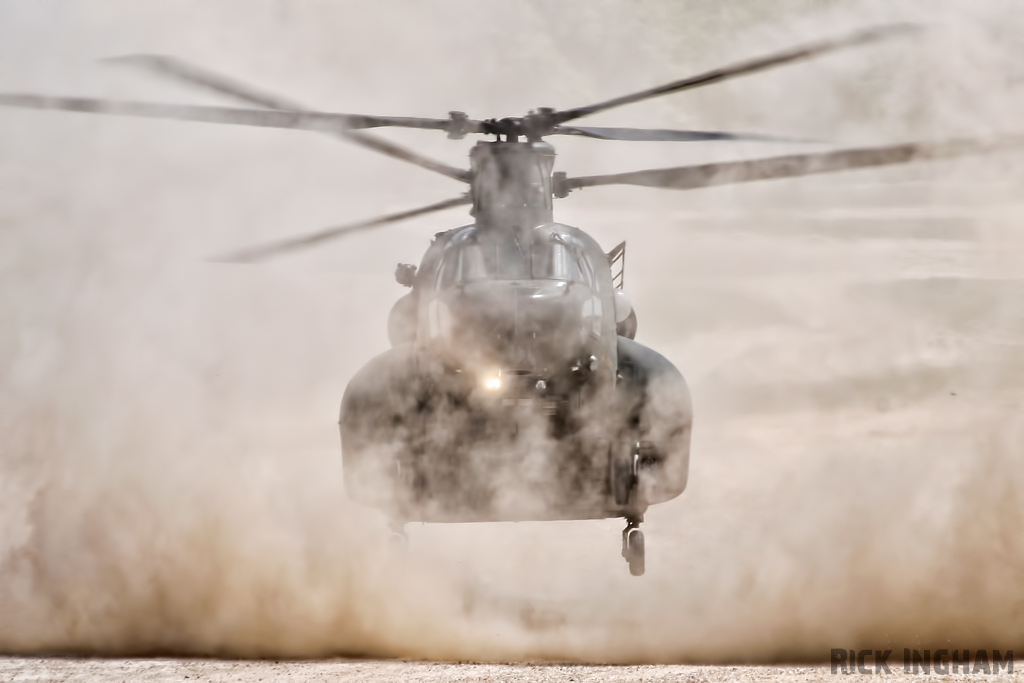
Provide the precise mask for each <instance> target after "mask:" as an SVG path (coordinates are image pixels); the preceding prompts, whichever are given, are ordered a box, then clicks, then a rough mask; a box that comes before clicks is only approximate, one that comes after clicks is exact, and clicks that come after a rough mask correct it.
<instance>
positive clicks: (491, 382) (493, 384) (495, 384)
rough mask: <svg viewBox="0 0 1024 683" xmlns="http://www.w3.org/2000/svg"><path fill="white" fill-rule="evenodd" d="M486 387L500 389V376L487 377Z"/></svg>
mask: <svg viewBox="0 0 1024 683" xmlns="http://www.w3.org/2000/svg"><path fill="white" fill-rule="evenodd" d="M487 388H488V389H501V378H499V377H490V378H488V379H487Z"/></svg>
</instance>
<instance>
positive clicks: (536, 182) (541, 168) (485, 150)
mask: <svg viewBox="0 0 1024 683" xmlns="http://www.w3.org/2000/svg"><path fill="white" fill-rule="evenodd" d="M509 137H511V136H509ZM469 160H470V166H471V169H472V170H471V173H470V198H471V199H472V201H473V209H472V211H471V213H472V215H473V217H474V218H475V219H476V222H477V225H479V226H480V227H481V228H482V229H484V230H498V231H506V230H507V231H512V232H515V233H523V232H525V231H528V230H530V229H532V228H535V227H536V226H538V225H542V224H544V223H551V222H552V221H553V215H552V198H553V192H552V189H553V188H552V180H551V172H552V168H553V167H554V164H555V148H554V147H552V146H551V145H550V144H548V143H546V142H544V141H543V140H532V141H526V142H518V141H515V138H513V139H512V140H511V141H510V140H509V138H506V141H495V142H478V143H477V144H476V145H475V146H474V147H473V149H472V150H471V151H470V154H469Z"/></svg>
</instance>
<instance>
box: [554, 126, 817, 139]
mask: <svg viewBox="0 0 1024 683" xmlns="http://www.w3.org/2000/svg"><path fill="white" fill-rule="evenodd" d="M552 132H553V133H554V134H555V135H580V136H582V137H586V138H596V139H598V140H629V141H632V142H702V141H707V140H736V141H749V142H801V143H806V142H810V141H809V140H801V139H797V138H784V137H776V136H773V135H759V134H757V133H726V132H722V131H704V130H669V129H665V128H601V127H594V126H587V127H584V126H557V127H555V129H554V131H552Z"/></svg>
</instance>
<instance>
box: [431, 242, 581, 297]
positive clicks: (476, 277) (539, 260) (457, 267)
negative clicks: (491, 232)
mask: <svg viewBox="0 0 1024 683" xmlns="http://www.w3.org/2000/svg"><path fill="white" fill-rule="evenodd" d="M591 279H592V276H591V274H590V270H589V268H588V267H587V266H586V265H585V264H583V263H581V260H580V258H579V257H578V256H577V255H576V254H575V253H574V251H573V250H572V249H570V248H569V246H568V245H566V244H565V243H564V242H563V241H561V240H560V239H558V238H557V237H553V238H552V239H550V240H537V241H535V242H534V244H533V245H531V246H529V247H522V246H520V245H519V243H518V242H515V241H504V240H502V241H498V242H488V243H486V244H477V243H469V244H465V245H462V246H460V247H458V248H456V249H453V250H451V252H450V253H449V254H447V255H446V257H445V260H444V263H443V264H442V265H441V269H440V272H439V275H438V282H437V286H438V288H439V289H443V288H445V287H449V286H451V285H455V284H467V283H471V282H478V281H481V280H561V281H565V282H582V283H586V284H588V285H589V284H590V283H591Z"/></svg>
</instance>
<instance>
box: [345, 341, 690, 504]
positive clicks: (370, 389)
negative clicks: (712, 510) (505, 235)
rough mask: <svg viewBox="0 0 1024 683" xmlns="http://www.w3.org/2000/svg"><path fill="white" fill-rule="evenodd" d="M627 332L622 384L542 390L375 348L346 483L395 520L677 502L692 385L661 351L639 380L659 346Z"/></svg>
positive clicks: (361, 390)
mask: <svg viewBox="0 0 1024 683" xmlns="http://www.w3.org/2000/svg"><path fill="white" fill-rule="evenodd" d="M624 342H626V343H620V347H622V348H620V356H622V355H623V353H625V354H626V356H627V358H626V359H625V360H626V362H625V363H624V366H623V367H624V368H626V369H627V372H626V374H625V376H622V377H620V381H619V383H618V386H616V387H614V388H608V389H606V390H603V391H587V388H586V387H583V388H581V389H580V390H578V391H575V392H572V393H569V394H563V395H558V396H545V397H538V396H535V395H533V394H531V393H530V392H526V391H505V392H501V393H498V392H494V393H490V392H472V391H470V392H467V391H464V389H465V386H464V385H463V384H460V383H459V381H458V378H449V380H451V381H446V378H445V377H443V376H436V375H435V376H431V375H430V374H429V373H425V372H422V371H420V370H419V368H421V367H423V363H422V362H421V361H422V359H421V358H418V357H417V356H416V354H415V352H414V351H413V350H412V348H411V347H400V348H396V349H392V350H391V351H389V352H387V353H385V354H382V355H381V356H378V357H377V358H375V359H374V360H373V361H371V362H370V363H369V364H368V365H367V366H366V367H365V368H364V369H363V370H362V371H361V372H360V373H359V374H358V375H357V376H356V377H355V378H354V379H353V380H352V382H351V383H350V384H349V386H348V388H347V389H346V392H345V398H344V399H343V402H342V413H341V436H342V450H343V457H344V472H345V485H346V490H347V491H348V493H349V495H350V496H351V497H352V498H353V499H354V500H356V501H357V502H360V503H363V504H366V505H369V506H371V507H375V508H378V509H380V510H382V511H384V512H386V513H387V514H388V515H389V516H391V517H392V518H395V519H401V520H405V521H429V522H469V521H527V520H556V519H600V518H607V517H622V516H630V515H633V516H635V515H642V514H643V511H644V510H645V509H646V508H647V506H648V505H651V504H655V503H659V502H664V501H665V500H669V499H671V498H674V497H675V496H677V495H679V494H680V493H681V492H682V491H683V489H684V488H685V486H686V477H687V471H688V463H689V441H690V422H691V411H690V404H689V395H688V393H687V391H686V386H685V382H684V381H683V379H682V376H681V375H679V373H678V371H675V368H674V367H671V364H668V361H665V360H664V359H663V358H661V357H660V356H657V354H654V355H655V356H656V358H660V359H661V360H662V361H663V366H662V367H657V368H654V370H655V371H656V372H655V374H657V375H658V377H656V378H654V379H653V381H652V379H651V378H650V377H646V376H645V377H638V375H637V373H636V372H635V369H636V368H637V367H638V363H640V364H642V363H644V362H647V363H648V365H649V364H650V362H649V361H650V359H648V358H645V357H643V353H640V355H639V356H638V355H637V352H638V350H640V351H641V352H642V351H646V352H649V353H652V354H653V353H654V352H652V351H650V350H649V349H645V347H642V346H640V345H639V344H636V343H635V342H630V341H629V340H624ZM630 345H631V346H630ZM666 364H667V367H665V365H666ZM655 365H657V363H655ZM669 368H670V369H671V371H674V372H666V370H667V369H669ZM519 380H520V384H522V385H524V386H530V385H532V383H533V381H534V380H533V378H528V377H521V378H519ZM503 388H507V387H503Z"/></svg>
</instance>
